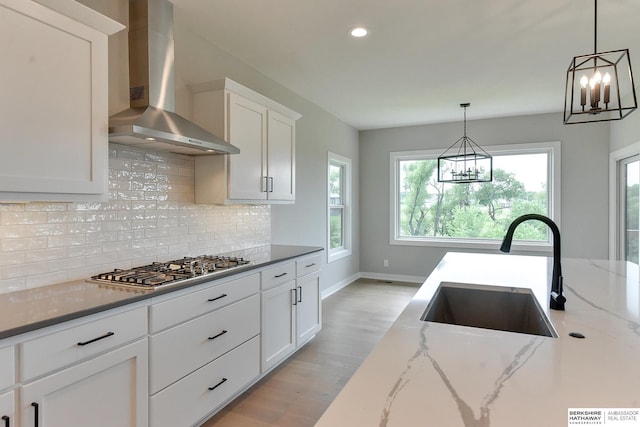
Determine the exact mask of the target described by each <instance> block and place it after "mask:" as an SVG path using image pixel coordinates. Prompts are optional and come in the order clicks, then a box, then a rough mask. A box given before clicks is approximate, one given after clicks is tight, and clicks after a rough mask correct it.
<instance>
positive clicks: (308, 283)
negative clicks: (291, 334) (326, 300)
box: [296, 272, 322, 345]
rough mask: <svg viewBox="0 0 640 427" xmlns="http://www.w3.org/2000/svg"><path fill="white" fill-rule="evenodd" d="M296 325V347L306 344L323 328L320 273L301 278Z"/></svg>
mask: <svg viewBox="0 0 640 427" xmlns="http://www.w3.org/2000/svg"><path fill="white" fill-rule="evenodd" d="M296 284H297V285H298V288H297V289H298V291H297V297H298V301H297V305H296V308H297V310H296V323H297V325H296V326H297V336H296V345H301V344H304V343H305V342H306V341H308V340H309V339H310V338H311V337H313V336H314V335H315V334H316V333H317V332H318V331H319V330H320V328H321V327H322V314H321V313H322V310H321V307H320V304H321V303H322V301H321V299H320V273H319V272H317V273H312V274H309V275H307V276H303V277H301V278H299V279H298V280H297V282H296Z"/></svg>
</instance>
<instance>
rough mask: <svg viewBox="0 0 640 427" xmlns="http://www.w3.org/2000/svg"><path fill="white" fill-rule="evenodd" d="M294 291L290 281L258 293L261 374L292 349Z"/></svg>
mask: <svg viewBox="0 0 640 427" xmlns="http://www.w3.org/2000/svg"><path fill="white" fill-rule="evenodd" d="M294 287H295V282H294V281H290V282H287V283H285V284H283V285H280V286H277V287H275V288H272V289H269V290H268V291H264V292H263V293H262V359H261V360H262V372H266V371H267V370H269V369H271V368H272V367H274V366H275V365H277V364H278V363H279V362H280V361H281V360H283V359H284V358H285V357H287V356H288V355H289V354H291V352H292V351H293V350H294V349H295V346H296V330H295V321H296V319H295V306H294V303H295V296H294Z"/></svg>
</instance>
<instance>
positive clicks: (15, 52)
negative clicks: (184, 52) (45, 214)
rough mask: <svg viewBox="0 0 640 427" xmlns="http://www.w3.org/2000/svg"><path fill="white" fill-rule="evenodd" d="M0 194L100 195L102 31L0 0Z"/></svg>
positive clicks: (104, 109)
mask: <svg viewBox="0 0 640 427" xmlns="http://www.w3.org/2000/svg"><path fill="white" fill-rule="evenodd" d="M0 51H2V55H3V65H2V72H0V85H1V86H2V96H0V117H2V139H1V140H2V150H3V153H2V156H0V198H1V199H3V200H47V201H77V200H98V199H102V200H106V197H107V167H108V165H107V163H108V142H107V121H108V92H107V89H108V75H107V71H108V67H107V65H108V64H107V59H108V58H107V54H108V51H107V36H106V35H105V34H102V33H101V32H99V31H97V30H94V29H93V28H90V27H88V26H85V25H84V24H82V23H80V22H77V21H74V20H72V19H70V18H68V17H66V16H64V15H62V14H60V13H58V12H55V11H53V10H51V9H49V8H46V7H44V6H42V5H40V4H37V3H35V2H32V1H26V0H25V1H20V2H18V1H11V0H0Z"/></svg>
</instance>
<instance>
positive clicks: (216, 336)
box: [209, 330, 229, 340]
mask: <svg viewBox="0 0 640 427" xmlns="http://www.w3.org/2000/svg"><path fill="white" fill-rule="evenodd" d="M227 332H229V331H225V330H222V332H220V333H219V334H218V335H214V336H212V337H209V339H210V340H215V339H216V338H218V337H221V336H223V335H224V334H226V333H227Z"/></svg>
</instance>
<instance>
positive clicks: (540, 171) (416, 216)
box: [390, 143, 560, 250]
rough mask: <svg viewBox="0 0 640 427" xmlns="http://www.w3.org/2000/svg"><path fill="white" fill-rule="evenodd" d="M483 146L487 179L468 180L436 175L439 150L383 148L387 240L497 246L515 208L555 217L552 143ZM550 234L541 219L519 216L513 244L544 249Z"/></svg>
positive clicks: (556, 159)
mask: <svg viewBox="0 0 640 427" xmlns="http://www.w3.org/2000/svg"><path fill="white" fill-rule="evenodd" d="M485 149H487V147H485ZM487 151H488V152H489V153H490V154H491V155H492V156H493V181H492V182H487V183H474V184H445V183H440V182H438V181H437V157H438V155H439V154H440V151H438V152H435V151H412V152H394V153H391V156H390V157H391V183H392V184H391V185H392V188H391V244H400V245H437V246H454V247H455V246H464V247H470V246H477V247H486V246H488V245H490V246H492V247H497V246H498V244H499V242H500V241H501V240H502V238H503V236H504V234H505V232H506V230H507V228H508V226H509V224H510V223H511V222H512V221H513V220H514V219H515V218H517V217H519V216H520V215H524V214H529V213H538V214H542V215H545V216H548V217H550V218H552V219H554V221H555V222H556V223H558V219H559V218H560V213H559V206H560V205H559V203H558V201H559V188H560V179H559V176H560V174H559V170H560V169H559V168H560V143H541V144H520V145H513V146H511V145H510V146H492V147H489V149H487ZM550 239H551V236H550V234H549V231H548V227H547V226H546V225H545V224H543V223H540V222H537V221H527V222H525V223H523V224H522V225H520V226H519V227H518V229H517V230H516V234H515V236H514V240H515V241H514V244H515V245H516V246H520V247H521V248H526V249H528V250H536V249H537V248H538V249H541V250H547V249H548V247H549V246H550Z"/></svg>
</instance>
